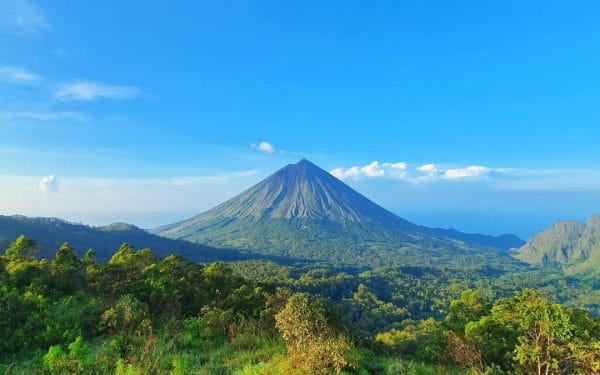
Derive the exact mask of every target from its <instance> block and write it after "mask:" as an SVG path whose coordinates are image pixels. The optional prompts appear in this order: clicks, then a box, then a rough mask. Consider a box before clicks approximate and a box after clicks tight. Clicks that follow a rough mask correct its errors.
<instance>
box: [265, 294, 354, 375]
mask: <svg viewBox="0 0 600 375" xmlns="http://www.w3.org/2000/svg"><path fill="white" fill-rule="evenodd" d="M275 321H276V323H275V325H276V327H277V329H278V330H279V331H280V332H281V336H282V337H283V340H284V341H285V342H286V344H287V349H288V356H289V358H290V362H291V364H292V366H293V367H298V368H301V369H302V370H303V371H306V372H307V373H313V374H315V373H327V372H328V371H329V369H330V368H333V370H334V371H335V372H336V373H339V372H340V371H341V369H342V368H343V367H344V366H345V365H346V360H345V358H344V355H345V353H346V351H347V350H348V349H349V348H350V346H349V344H348V342H347V341H346V339H345V338H344V337H343V336H342V335H340V334H338V333H336V332H335V330H334V329H333V327H332V326H331V324H330V323H329V321H328V319H327V313H326V310H325V306H324V304H323V303H322V302H319V301H311V300H310V298H309V296H308V295H307V294H305V293H297V294H294V295H292V296H291V297H290V298H289V299H288V301H287V303H286V304H285V306H284V308H283V309H282V310H281V311H280V312H279V313H278V314H277V315H276V316H275Z"/></svg>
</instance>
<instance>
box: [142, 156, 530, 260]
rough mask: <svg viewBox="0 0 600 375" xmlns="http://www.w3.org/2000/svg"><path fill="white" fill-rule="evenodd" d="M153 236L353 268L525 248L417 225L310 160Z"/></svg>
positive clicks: (513, 241) (511, 240)
mask: <svg viewBox="0 0 600 375" xmlns="http://www.w3.org/2000/svg"><path fill="white" fill-rule="evenodd" d="M152 232H153V233H156V234H159V235H161V236H165V237H169V238H175V239H183V240H188V241H192V242H198V243H204V244H209V245H211V246H217V247H233V248H239V249H244V250H250V251H256V252H261V253H269V254H277V255H288V256H289V255H292V256H301V257H307V258H311V259H337V260H346V261H352V262H359V259H363V260H367V261H372V260H374V258H377V260H378V261H379V262H387V261H389V260H390V259H395V260H397V261H400V262H404V261H408V262H409V263H411V262H412V260H415V259H416V258H419V259H420V260H419V262H420V261H424V259H426V258H427V256H428V254H427V251H429V254H430V255H435V254H437V255H436V256H434V258H433V259H435V258H436V257H439V258H443V259H444V261H450V260H451V258H452V257H453V256H458V255H457V254H461V253H465V254H466V253H469V252H470V251H471V250H473V248H478V249H481V248H483V247H485V248H494V249H497V250H503V251H504V250H508V249H509V248H511V247H515V246H520V245H521V244H522V243H523V241H522V240H520V239H519V238H518V237H516V236H513V235H504V236H500V237H494V236H485V235H479V234H477V235H473V234H467V233H461V232H458V231H455V230H450V229H433V228H426V227H423V226H420V225H417V224H414V223H411V222H409V221H407V220H404V219H402V218H400V217H398V216H397V215H395V214H393V213H392V212H390V211H388V210H386V209H384V208H383V207H381V206H379V205H377V204H375V203H373V202H372V201H370V200H369V199H367V198H366V197H364V196H363V195H361V194H360V193H358V192H356V191H355V190H353V189H352V188H351V187H350V186H348V185H346V184H345V183H343V182H342V181H340V180H339V179H337V178H335V177H334V176H332V175H331V174H330V173H328V172H326V171H324V170H323V169H321V168H319V167H318V166H316V165H315V164H313V163H311V162H310V161H308V160H306V159H303V160H301V161H299V162H298V163H296V164H290V165H287V166H285V167H283V168H282V169H280V170H279V171H277V172H275V173H274V174H272V175H271V176H269V177H267V178H266V179H264V180H263V181H261V182H259V183H258V184H256V185H254V186H253V187H251V188H249V189H248V190H246V191H244V192H242V193H241V194H239V195H238V196H236V197H234V198H232V199H230V200H228V201H226V202H224V203H222V204H220V205H218V206H217V207H215V208H213V209H211V210H209V211H207V212H204V213H202V214H199V215H196V216H194V217H192V218H190V219H187V220H184V221H181V222H178V223H175V224H170V225H166V226H162V227H159V228H156V229H154V230H152ZM442 253H443V254H442ZM453 254H454V255H453ZM489 254H490V252H489V251H488V252H487V255H489ZM402 256H403V257H404V258H405V259H402ZM384 259H386V260H384ZM464 260H465V261H467V262H468V261H469V260H468V259H464Z"/></svg>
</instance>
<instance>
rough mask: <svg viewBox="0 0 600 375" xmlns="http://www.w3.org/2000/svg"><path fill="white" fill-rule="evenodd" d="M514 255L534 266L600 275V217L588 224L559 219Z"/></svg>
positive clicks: (590, 219) (515, 251)
mask: <svg viewBox="0 0 600 375" xmlns="http://www.w3.org/2000/svg"><path fill="white" fill-rule="evenodd" d="M513 254H514V256H515V258H517V259H520V260H523V261H525V262H527V263H530V264H533V265H540V266H544V267H555V268H559V269H562V270H564V271H565V272H566V273H567V274H586V275H589V276H593V277H599V276H600V216H597V215H595V216H591V217H590V218H589V219H588V221H587V223H586V224H584V223H580V222H578V221H558V222H556V223H554V224H553V225H552V226H551V227H550V228H548V229H545V230H543V231H541V232H540V233H538V234H537V235H535V236H534V237H533V238H532V239H530V240H529V241H527V243H526V244H525V245H523V246H521V247H520V248H518V249H514V250H513Z"/></svg>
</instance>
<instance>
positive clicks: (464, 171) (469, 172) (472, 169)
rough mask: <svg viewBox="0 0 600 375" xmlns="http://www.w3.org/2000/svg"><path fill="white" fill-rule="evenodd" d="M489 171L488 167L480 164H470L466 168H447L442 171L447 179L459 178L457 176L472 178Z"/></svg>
mask: <svg viewBox="0 0 600 375" xmlns="http://www.w3.org/2000/svg"><path fill="white" fill-rule="evenodd" d="M489 171H490V169H489V168H486V167H482V166H480V165H471V166H468V167H466V168H453V169H447V170H446V171H445V172H444V178H446V179H449V180H454V179H459V178H473V177H480V176H483V175H485V174H486V173H488V172H489Z"/></svg>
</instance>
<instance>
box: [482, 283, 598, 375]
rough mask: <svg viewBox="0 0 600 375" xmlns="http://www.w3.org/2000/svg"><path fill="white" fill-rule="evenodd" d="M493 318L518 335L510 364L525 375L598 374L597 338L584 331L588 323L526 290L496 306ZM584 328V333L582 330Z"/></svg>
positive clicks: (493, 309) (575, 314)
mask: <svg viewBox="0 0 600 375" xmlns="http://www.w3.org/2000/svg"><path fill="white" fill-rule="evenodd" d="M492 317H493V318H494V319H496V320H497V321H499V322H501V323H502V324H504V325H505V326H506V327H509V328H510V329H513V330H515V331H516V332H518V339H517V340H518V342H517V345H516V346H515V349H514V357H513V360H514V362H515V365H516V369H517V370H518V371H519V372H521V373H526V374H538V375H541V374H562V373H577V374H586V373H590V374H592V373H598V371H600V363H599V362H598V358H599V357H600V351H599V350H598V349H599V348H600V344H599V341H598V336H597V335H596V334H595V333H591V335H590V331H589V330H588V329H585V325H584V323H582V322H586V324H587V325H589V326H593V325H590V324H589V320H588V319H585V317H582V316H581V313H580V312H579V311H577V312H575V313H574V314H571V313H569V311H568V310H567V309H566V308H564V307H563V306H561V305H559V304H553V303H551V302H549V301H548V300H546V299H544V298H542V297H541V296H540V295H539V294H538V293H537V292H535V291H533V290H530V289H525V290H523V291H521V292H520V293H518V294H517V295H516V296H515V297H513V298H509V299H503V300H499V301H498V302H496V304H495V305H494V307H493V308H492ZM582 328H583V329H582Z"/></svg>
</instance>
